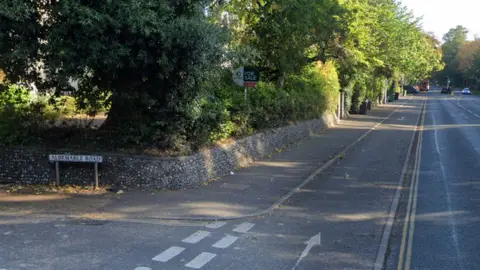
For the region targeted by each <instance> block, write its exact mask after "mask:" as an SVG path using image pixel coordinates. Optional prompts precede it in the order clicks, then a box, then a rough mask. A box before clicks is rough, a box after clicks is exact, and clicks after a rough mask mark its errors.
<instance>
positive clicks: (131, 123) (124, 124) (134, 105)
mask: <svg viewBox="0 0 480 270" xmlns="http://www.w3.org/2000/svg"><path fill="white" fill-rule="evenodd" d="M139 105H141V104H140V100H139V98H138V97H135V96H130V95H128V94H123V93H113V94H112V102H111V106H110V111H109V112H108V116H107V119H106V120H105V123H104V124H103V125H102V129H105V130H108V131H111V132H114V133H117V132H118V133H130V132H133V133H137V132H139V131H140V129H141V127H142V125H144V124H145V122H146V121H145V117H146V115H145V108H142V106H139Z"/></svg>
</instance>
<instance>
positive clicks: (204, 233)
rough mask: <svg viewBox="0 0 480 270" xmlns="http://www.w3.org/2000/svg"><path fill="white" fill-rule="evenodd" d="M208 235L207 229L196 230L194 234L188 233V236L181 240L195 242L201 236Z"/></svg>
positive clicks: (201, 237) (200, 238)
mask: <svg viewBox="0 0 480 270" xmlns="http://www.w3.org/2000/svg"><path fill="white" fill-rule="evenodd" d="M209 235H210V232H207V231H197V232H195V233H194V234H192V235H190V236H189V237H187V238H185V239H183V240H182V242H185V243H189V244H196V243H198V242H199V241H200V240H202V239H203V238H205V237H207V236H209Z"/></svg>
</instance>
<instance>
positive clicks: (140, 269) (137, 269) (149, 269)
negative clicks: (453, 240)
mask: <svg viewBox="0 0 480 270" xmlns="http://www.w3.org/2000/svg"><path fill="white" fill-rule="evenodd" d="M0 270H1V269H0ZM135 270H152V268H150V267H145V266H139V267H137V268H135Z"/></svg>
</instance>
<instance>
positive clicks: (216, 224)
mask: <svg viewBox="0 0 480 270" xmlns="http://www.w3.org/2000/svg"><path fill="white" fill-rule="evenodd" d="M225 224H227V222H226V221H217V222H214V223H210V224H207V225H205V227H207V228H209V229H218V228H220V227H222V226H223V225H225Z"/></svg>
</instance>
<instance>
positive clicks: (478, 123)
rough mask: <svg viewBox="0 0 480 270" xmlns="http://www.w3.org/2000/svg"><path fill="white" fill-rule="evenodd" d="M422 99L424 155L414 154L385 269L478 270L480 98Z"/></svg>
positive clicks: (436, 95)
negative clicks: (424, 103)
mask: <svg viewBox="0 0 480 270" xmlns="http://www.w3.org/2000/svg"><path fill="white" fill-rule="evenodd" d="M422 95H426V96H427V103H426V111H425V118H424V125H423V132H421V133H422V134H421V136H420V140H421V141H420V143H418V144H417V145H418V146H419V149H420V151H419V155H418V156H417V157H415V155H414V154H412V162H411V166H410V172H411V173H410V174H409V176H408V178H409V179H408V181H407V182H406V186H407V187H409V189H405V191H404V192H403V196H402V200H401V204H400V208H399V212H398V215H397V219H396V223H395V226H394V234H393V238H392V239H391V243H390V251H391V253H390V257H389V258H388V261H387V265H386V269H432V270H433V269H435V270H436V269H449V270H453V269H479V268H480V253H479V252H478V250H479V249H480V216H479V214H480V177H479V172H480V98H478V97H476V96H461V95H459V93H458V92H457V93H455V96H450V95H441V94H440V93H439V92H437V91H431V92H430V93H428V94H422ZM414 152H415V151H414Z"/></svg>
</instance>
